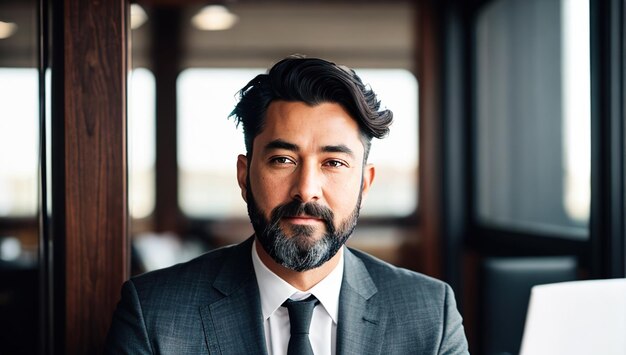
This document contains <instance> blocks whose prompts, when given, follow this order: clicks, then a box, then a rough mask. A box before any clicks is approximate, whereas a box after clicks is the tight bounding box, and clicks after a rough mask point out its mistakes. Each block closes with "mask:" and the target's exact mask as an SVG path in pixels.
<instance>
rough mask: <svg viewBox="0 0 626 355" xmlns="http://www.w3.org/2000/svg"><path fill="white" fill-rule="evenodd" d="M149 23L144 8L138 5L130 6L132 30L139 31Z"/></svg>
mask: <svg viewBox="0 0 626 355" xmlns="http://www.w3.org/2000/svg"><path fill="white" fill-rule="evenodd" d="M146 21H148V15H146V12H145V11H144V9H143V7H141V6H140V5H138V4H131V5H130V28H131V29H133V30H136V29H138V28H139V27H141V25H143V24H144V23H146Z"/></svg>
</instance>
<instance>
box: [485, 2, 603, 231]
mask: <svg viewBox="0 0 626 355" xmlns="http://www.w3.org/2000/svg"><path fill="white" fill-rule="evenodd" d="M475 35H476V46H477V47H476V58H475V59H476V61H475V63H476V68H475V70H476V95H477V96H476V107H475V110H476V111H475V112H476V119H477V122H476V124H477V132H476V147H475V148H476V153H477V166H476V172H477V179H476V185H475V189H476V196H477V214H478V215H477V217H478V219H479V221H480V222H481V223H484V224H492V225H499V226H507V227H513V228H518V229H523V230H535V231H544V232H548V233H552V234H554V233H556V234H559V235H568V236H572V237H576V236H578V237H585V236H587V235H588V233H587V225H588V219H589V204H590V151H591V148H590V137H591V134H590V101H591V99H590V97H591V96H590V63H589V57H590V54H589V53H590V52H589V3H588V2H586V1H574V0H546V1H544V0H534V1H516V0H499V1H492V2H490V3H489V4H488V5H487V6H485V7H484V8H483V9H482V10H481V13H480V14H479V16H478V20H477V26H476V33H475Z"/></svg>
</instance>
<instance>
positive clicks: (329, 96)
mask: <svg viewBox="0 0 626 355" xmlns="http://www.w3.org/2000/svg"><path fill="white" fill-rule="evenodd" d="M232 115H233V116H235V118H236V119H237V122H238V124H242V125H243V131H244V138H245V143H246V150H247V154H246V155H240V156H239V157H238V160H237V180H238V183H239V186H240V188H241V194H242V197H243V199H244V200H245V201H246V203H247V205H248V214H249V216H250V220H251V222H252V225H253V227H254V231H255V233H254V236H252V237H251V238H250V239H248V240H247V241H245V242H243V243H242V244H239V245H236V246H232V247H226V248H222V249H218V250H215V251H212V252H210V253H207V254H205V255H203V256H200V257H199V258H197V259H194V260H192V261H190V262H187V263H184V264H179V265H176V266H173V267H170V268H167V269H164V270H159V271H155V272H152V273H148V274H144V275H141V276H138V277H135V278H133V279H131V280H130V281H128V282H126V283H125V284H124V287H123V290H122V300H121V301H120V303H119V305H118V308H117V310H116V312H115V315H114V318H113V324H112V326H111V329H110V332H109V336H108V339H107V351H108V352H109V353H133V354H152V353H161V354H202V353H210V354H313V353H314V354H466V353H467V343H466V340H465V335H464V331H463V325H462V321H461V316H460V315H459V313H458V311H457V309H456V305H455V302H454V295H453V293H452V291H451V289H450V287H449V286H447V285H446V284H444V283H442V282H440V281H437V280H434V279H431V278H429V277H426V276H424V275H421V274H418V273H414V272H411V271H408V270H404V269H400V268H396V267H394V266H391V265H389V264H387V263H384V262H382V261H380V260H377V259H375V258H373V257H371V256H369V255H366V254H364V253H362V252H359V251H356V250H351V249H348V248H346V247H344V243H345V242H346V241H347V239H348V238H349V237H350V235H351V234H352V231H353V229H354V227H355V225H356V221H357V218H358V215H359V210H360V207H361V202H362V199H363V198H364V197H365V196H366V195H367V192H368V191H369V188H370V186H371V184H372V182H373V180H374V176H375V168H374V166H372V165H370V164H367V155H368V152H369V149H370V143H371V139H372V138H373V137H376V138H382V137H383V136H385V135H386V133H387V132H388V127H389V125H390V124H391V120H392V114H391V112H390V111H388V110H380V111H379V101H378V100H377V99H376V95H375V94H374V92H373V91H372V90H371V89H369V88H367V87H365V86H364V85H363V83H362V82H361V80H360V79H359V78H358V76H357V75H356V74H355V73H354V72H353V71H352V70H350V69H347V68H343V67H339V66H337V65H335V64H333V63H330V62H327V61H324V60H321V59H312V58H311V59H307V58H299V57H298V58H296V57H290V58H287V59H285V60H283V61H281V62H279V63H277V64H276V65H274V66H273V67H272V68H271V69H270V71H269V72H268V74H263V75H259V76H257V77H256V78H254V79H253V80H252V81H250V82H249V83H248V84H247V85H246V86H245V87H244V88H243V89H242V90H241V92H240V101H239V103H238V104H237V106H236V107H235V110H234V111H233V113H232ZM296 301H300V302H296Z"/></svg>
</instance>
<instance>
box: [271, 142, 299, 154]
mask: <svg viewBox="0 0 626 355" xmlns="http://www.w3.org/2000/svg"><path fill="white" fill-rule="evenodd" d="M273 149H284V150H290V151H292V152H298V151H300V148H299V147H298V146H297V145H295V144H293V143H289V142H287V141H284V140H282V139H275V140H273V141H271V142H269V143H267V144H266V145H265V149H264V150H265V151H268V150H273Z"/></svg>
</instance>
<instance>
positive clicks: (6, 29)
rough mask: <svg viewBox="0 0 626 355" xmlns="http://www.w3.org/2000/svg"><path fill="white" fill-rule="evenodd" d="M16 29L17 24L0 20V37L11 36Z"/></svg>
mask: <svg viewBox="0 0 626 355" xmlns="http://www.w3.org/2000/svg"><path fill="white" fill-rule="evenodd" d="M16 31H17V25H16V24H14V23H13V22H3V21H0V39H5V38H9V37H11V36H13V34H15V32H16Z"/></svg>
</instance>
